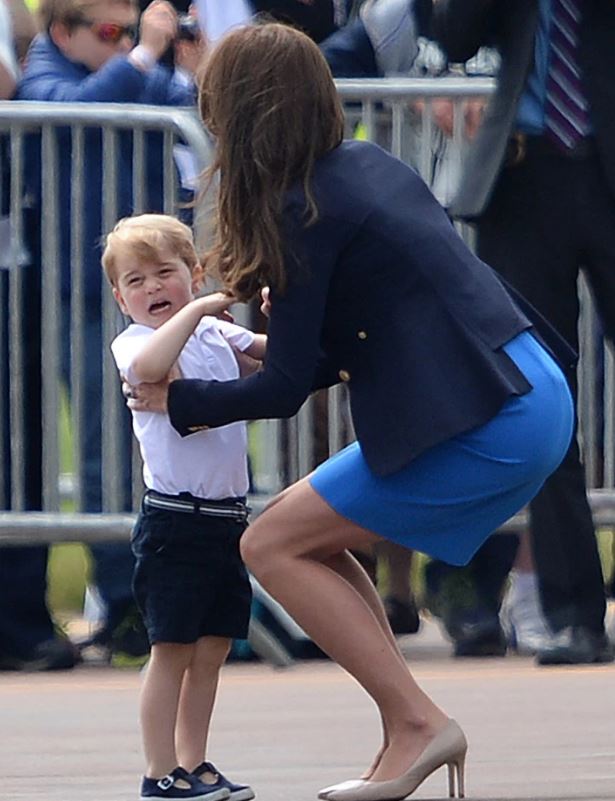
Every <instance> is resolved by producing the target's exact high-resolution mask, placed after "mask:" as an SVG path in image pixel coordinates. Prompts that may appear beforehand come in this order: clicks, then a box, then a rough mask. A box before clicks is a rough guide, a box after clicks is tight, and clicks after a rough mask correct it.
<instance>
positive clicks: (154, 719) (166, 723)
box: [141, 642, 195, 779]
mask: <svg viewBox="0 0 615 801" xmlns="http://www.w3.org/2000/svg"><path fill="white" fill-rule="evenodd" d="M194 648H195V646H194V645H181V644H179V643H164V642H163V643H155V644H154V645H153V646H152V653H151V657H150V661H149V664H148V666H147V670H146V673H145V680H144V682H143V687H142V689H141V734H142V737H143V750H144V752H145V761H146V771H145V775H146V776H150V777H151V778H154V779H157V778H160V777H161V776H165V775H166V774H167V773H169V771H171V770H173V768H176V767H177V765H178V760H177V754H176V751H175V725H176V721H177V709H178V705H179V697H180V692H181V687H182V681H183V678H184V673H185V671H186V669H187V668H188V665H189V664H190V661H191V659H192V655H193V652H194Z"/></svg>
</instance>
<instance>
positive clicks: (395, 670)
mask: <svg viewBox="0 0 615 801" xmlns="http://www.w3.org/2000/svg"><path fill="white" fill-rule="evenodd" d="M378 539H379V538H378V537H376V536H375V535H374V534H372V533H371V532H369V531H366V530H365V529H362V528H361V527H359V526H356V525H354V524H353V523H351V522H349V521H348V520H346V519H345V518H343V517H341V516H340V515H338V514H337V513H336V512H334V511H333V510H332V509H331V507H330V506H329V505H328V504H327V503H325V501H323V500H322V498H321V497H320V496H319V495H318V493H316V492H315V491H314V490H313V489H312V487H311V485H310V484H309V481H307V480H306V479H304V480H302V481H300V482H298V483H297V484H295V485H294V486H293V487H291V488H290V489H289V490H287V491H286V492H285V493H283V495H282V496H281V497H280V498H278V499H277V500H276V501H275V502H274V503H273V504H272V505H271V506H270V507H269V508H268V509H267V510H265V512H264V513H263V514H262V515H260V517H259V518H258V519H257V520H256V521H255V522H254V523H253V524H252V525H251V526H250V527H249V528H248V530H247V531H246V533H245V534H244V536H243V537H242V540H241V548H242V555H243V557H244V559H245V561H246V564H247V565H248V567H249V568H250V570H251V571H252V572H253V573H254V575H255V576H256V578H257V579H258V580H259V582H260V583H261V584H262V585H263V587H265V589H266V590H268V591H269V592H270V593H271V594H272V595H273V597H274V598H276V599H277V600H278V601H279V602H280V603H281V604H282V605H283V606H284V607H285V608H286V609H287V611H288V612H289V614H291V615H292V616H293V617H294V618H295V620H296V621H297V622H298V623H299V625H300V626H301V627H302V628H303V629H304V630H305V631H306V632H307V633H308V634H309V635H310V637H312V639H313V640H314V641H315V642H316V643H317V644H318V645H319V646H320V647H321V648H322V649H323V651H325V652H326V653H327V654H329V656H331V658H332V659H334V660H335V661H336V662H338V663H339V664H340V665H341V666H342V667H343V668H345V669H346V670H347V671H348V672H349V673H350V674H351V675H353V676H354V677H355V678H356V679H357V681H358V682H359V683H360V684H361V685H362V686H363V687H364V689H365V690H366V691H367V692H368V693H369V694H370V695H371V696H372V698H373V699H374V701H375V702H376V704H377V706H378V709H379V711H380V715H381V717H382V720H383V724H384V727H385V731H386V733H387V736H388V744H387V747H386V749H385V750H384V752H383V754H382V757H381V759H380V762H379V764H378V766H377V768H376V770H375V772H374V773H373V775H372V777H371V778H372V779H374V780H375V781H383V780H387V779H393V778H396V777H398V776H399V775H401V774H402V773H403V772H405V771H406V770H407V769H408V768H409V767H410V765H411V764H412V763H413V762H414V760H415V759H416V758H417V757H418V756H419V754H420V753H421V752H422V751H423V750H424V748H425V747H426V745H427V744H428V743H429V741H430V740H431V739H432V738H433V736H434V734H435V733H436V732H438V731H439V730H440V729H442V728H443V727H444V725H445V724H446V722H447V717H446V716H445V714H444V713H443V712H442V711H441V710H440V709H439V708H438V707H437V706H436V705H435V704H434V703H433V701H431V699H430V698H429V697H428V696H427V695H426V694H425V693H424V692H423V691H422V690H421V689H420V688H419V686H418V685H417V684H416V682H415V681H414V679H413V678H412V676H411V675H410V672H409V671H408V668H407V666H406V664H405V662H404V661H403V659H402V658H401V657H400V654H399V650H398V648H397V646H396V645H395V642H394V638H393V637H392V635H391V634H390V633H389V631H390V630H388V628H387V627H386V626H384V625H383V621H382V620H381V619H379V615H380V612H379V611H376V610H380V608H381V607H380V604H377V605H376V607H375V608H373V607H372V604H370V603H369V602H368V601H366V598H365V596H364V595H363V594H361V592H359V591H358V590H357V589H356V587H355V586H353V584H352V583H350V582H349V581H348V580H347V579H346V578H345V577H344V576H343V575H341V574H340V573H339V572H337V571H336V570H334V569H333V568H332V567H331V566H329V565H328V564H327V562H328V561H329V560H331V559H332V558H333V557H336V556H337V555H339V554H340V553H342V552H343V551H344V550H345V549H347V548H355V547H359V548H360V547H365V546H366V545H370V544H373V543H374V542H376V541H377V540H378Z"/></svg>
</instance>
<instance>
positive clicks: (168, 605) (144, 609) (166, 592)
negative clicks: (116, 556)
mask: <svg viewBox="0 0 615 801" xmlns="http://www.w3.org/2000/svg"><path fill="white" fill-rule="evenodd" d="M245 528H246V523H245V522H243V521H240V520H234V519H226V518H224V517H213V516H209V515H204V514H196V513H192V514H191V513H185V512H178V511H174V510H167V509H154V508H151V507H149V506H146V505H143V506H142V510H141V512H140V514H139V517H138V518H137V522H136V524H135V527H134V530H133V533H132V550H133V553H134V555H135V558H136V566H135V572H134V577H133V584H132V587H133V592H134V596H135V600H136V602H137V605H138V606H139V609H140V611H141V614H142V616H143V620H144V622H145V627H146V629H147V634H148V637H149V641H150V643H152V644H153V643H157V642H175V643H194V642H196V641H197V640H198V639H199V638H200V637H205V636H215V637H229V638H231V639H245V638H246V637H247V634H248V623H249V620H250V604H251V601H252V590H251V587H250V580H249V578H248V573H247V571H246V568H245V566H244V564H243V562H242V560H241V556H240V554H239V538H240V537H241V535H242V534H243V532H244V530H245Z"/></svg>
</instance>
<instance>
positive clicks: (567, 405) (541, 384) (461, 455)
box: [310, 332, 574, 565]
mask: <svg viewBox="0 0 615 801" xmlns="http://www.w3.org/2000/svg"><path fill="white" fill-rule="evenodd" d="M504 349H505V351H506V352H507V353H508V355H509V356H510V357H511V359H513V361H514V362H515V363H516V364H517V366H518V367H519V369H520V370H521V372H522V373H523V374H524V375H525V376H526V378H527V379H528V381H529V382H530V384H531V385H532V390H531V391H530V392H528V393H527V394H525V395H521V396H513V397H511V398H510V399H509V400H508V401H507V402H506V404H505V405H504V406H503V407H502V409H501V410H500V412H499V413H498V414H497V415H496V417H494V418H492V419H491V420H490V421H489V422H488V423H486V424H485V425H482V426H480V427H479V428H475V429H472V430H471V431H468V432H466V433H465V434H461V435H459V436H457V437H454V438H453V439H450V440H448V441H446V442H443V443H441V444H439V445H436V446H435V447H433V448H431V449H430V450H428V451H426V452H424V453H422V454H421V455H420V456H418V457H417V458H416V459H414V460H412V461H411V462H410V463H409V464H408V465H407V466H406V467H404V468H403V469H402V470H399V471H398V472H397V473H393V474H392V475H389V476H384V477H381V476H376V475H374V473H372V472H371V470H370V469H369V467H368V466H367V464H366V462H365V459H364V458H363V454H362V452H361V447H360V445H359V444H358V443H357V442H355V443H353V444H352V445H349V446H348V447H347V448H345V449H344V450H342V451H340V452H339V453H337V454H336V455H335V456H333V457H331V458H330V459H328V460H327V461H326V462H325V463H324V464H322V465H320V467H318V468H317V469H316V470H315V471H314V473H312V475H311V477H310V483H311V485H312V487H313V488H314V489H315V490H316V492H317V493H318V494H319V495H320V496H321V497H322V498H323V499H324V500H325V501H326V502H327V503H328V504H329V505H330V506H331V507H332V508H333V509H334V510H335V511H336V512H338V514H340V515H342V516H343V517H346V518H348V519H349V520H351V521H352V522H353V523H356V524H358V525H359V526H362V527H363V528H366V529H369V530H370V531H373V532H374V533H375V534H378V535H379V536H381V537H384V538H385V539H387V540H391V541H393V542H397V543H399V544H400V545H404V546H405V547H407V548H413V549H415V550H417V551H423V552H424V553H427V554H429V555H430V556H433V557H435V558H437V559H442V560H443V561H445V562H449V563H450V564H453V565H463V564H467V562H469V561H470V559H471V558H472V556H473V555H474V554H475V553H476V551H477V550H478V549H479V548H480V546H481V545H482V544H483V543H484V541H485V540H486V539H487V537H488V536H489V535H490V534H491V533H492V532H493V531H494V530H495V529H496V528H497V527H498V526H500V525H501V524H502V523H504V522H505V521H506V520H508V519H509V518H510V517H512V515H514V514H515V512H517V511H518V510H519V509H521V508H522V507H523V506H525V504H526V503H528V502H529V501H530V500H531V499H532V498H533V497H534V496H535V495H536V493H537V492H538V491H539V490H540V488H541V486H542V484H543V483H544V481H545V479H546V478H547V476H549V475H550V474H551V473H552V472H553V471H554V470H555V469H556V467H557V466H558V465H559V464H560V462H561V461H562V459H563V458H564V455H565V453H566V451H567V450H568V446H569V445H570V440H571V437H572V433H573V428H574V411H573V403H572V398H571V395H570V391H569V389H568V386H567V384H566V380H565V378H564V376H563V373H562V371H561V370H560V369H559V367H558V366H557V364H556V363H555V362H554V361H553V359H552V358H551V356H550V355H549V354H548V353H547V352H546V351H545V350H544V348H543V347H542V346H541V345H540V344H539V343H538V342H537V341H536V339H535V338H534V337H533V336H532V335H531V334H530V333H529V332H523V333H522V334H519V335H518V336H517V337H515V338H514V339H513V340H511V341H510V342H509V343H507V344H506V345H505V346H504Z"/></svg>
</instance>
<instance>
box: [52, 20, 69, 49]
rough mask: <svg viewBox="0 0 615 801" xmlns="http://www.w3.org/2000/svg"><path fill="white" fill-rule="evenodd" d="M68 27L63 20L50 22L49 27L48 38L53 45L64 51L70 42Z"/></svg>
mask: <svg viewBox="0 0 615 801" xmlns="http://www.w3.org/2000/svg"><path fill="white" fill-rule="evenodd" d="M70 36H71V32H70V28H69V27H68V25H66V24H65V23H64V22H57V21H56V22H52V23H51V26H50V28H49V38H50V39H51V41H52V42H53V43H54V45H55V46H56V47H57V48H58V49H59V50H62V52H64V51H65V50H66V48H67V47H68V45H69V43H70Z"/></svg>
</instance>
